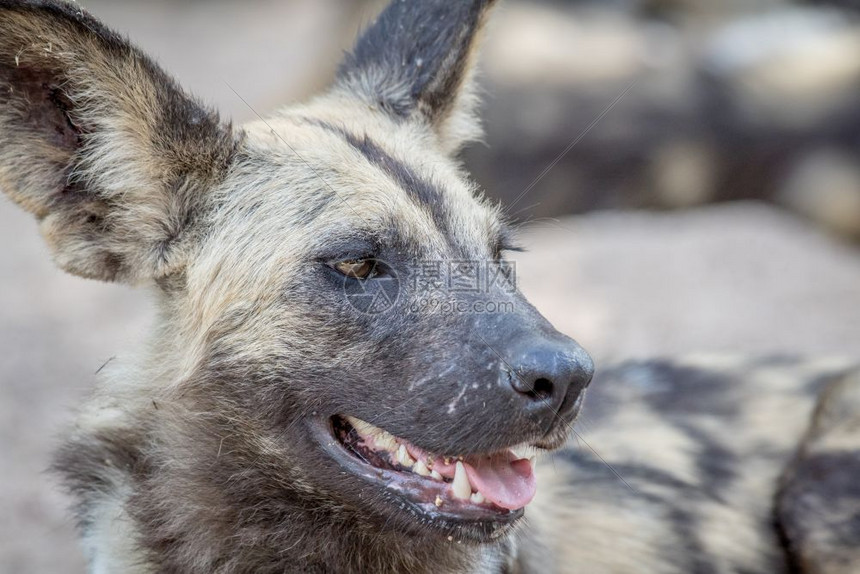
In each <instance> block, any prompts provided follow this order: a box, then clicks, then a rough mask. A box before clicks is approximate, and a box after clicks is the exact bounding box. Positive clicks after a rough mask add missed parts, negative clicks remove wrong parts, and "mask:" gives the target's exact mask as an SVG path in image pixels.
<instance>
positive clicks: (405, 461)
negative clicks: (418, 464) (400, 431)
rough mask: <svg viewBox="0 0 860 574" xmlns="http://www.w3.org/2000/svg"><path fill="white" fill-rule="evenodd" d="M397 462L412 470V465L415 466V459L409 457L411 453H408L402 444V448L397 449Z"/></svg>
mask: <svg viewBox="0 0 860 574" xmlns="http://www.w3.org/2000/svg"><path fill="white" fill-rule="evenodd" d="M397 462H399V463H400V464H402V465H403V466H405V467H406V468H412V465H413V464H415V459H414V458H412V457H411V456H409V453H408V452H407V451H406V447H405V446H403V445H402V444H401V445H400V448H398V449H397Z"/></svg>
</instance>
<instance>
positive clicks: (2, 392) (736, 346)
mask: <svg viewBox="0 0 860 574" xmlns="http://www.w3.org/2000/svg"><path fill="white" fill-rule="evenodd" d="M0 240H2V245H3V246H4V247H3V249H2V250H0V348H2V349H3V355H2V357H3V358H2V361H0V468H2V472H0V515H2V516H3V517H4V520H2V521H0V572H4V573H6V572H8V573H31V572H33V573H42V572H45V573H53V572H58V573H68V574H74V573H76V572H82V571H83V559H82V557H81V556H80V554H79V552H78V549H77V547H76V544H75V541H74V535H73V529H72V526H71V524H70V521H69V519H68V517H67V515H66V513H65V511H64V507H65V505H66V504H67V501H66V500H65V499H64V498H63V496H61V495H60V494H59V493H58V490H57V488H56V485H55V483H54V482H53V481H52V479H51V477H50V476H49V475H46V474H45V472H44V469H45V468H46V467H47V465H48V463H49V460H50V453H51V449H52V448H53V447H54V446H55V445H56V444H57V442H58V441H59V440H60V438H61V437H62V434H63V431H64V429H65V428H67V426H68V424H69V422H70V421H71V418H72V413H73V409H74V406H75V405H76V404H77V403H79V401H81V400H82V399H83V398H84V397H85V395H86V393H87V391H88V389H89V388H90V387H91V385H92V382H93V380H94V372H95V371H96V370H97V369H98V367H99V366H100V365H101V364H103V363H104V362H105V361H106V360H107V359H109V358H110V357H111V356H113V355H114V354H116V353H120V355H122V353H121V351H122V350H123V349H125V350H127V351H128V350H133V349H134V341H135V340H137V339H139V338H140V337H142V336H143V334H144V333H145V331H146V325H147V317H148V314H149V305H148V303H147V301H146V300H145V299H144V297H143V295H142V293H138V292H134V291H131V290H129V289H126V288H124V287H122V286H116V285H102V284H99V283H96V282H91V281H84V280H81V279H77V278H74V277H70V276H66V275H64V274H63V273H61V272H60V271H57V270H55V269H54V268H53V266H52V265H51V263H50V261H49V257H48V254H47V253H46V249H45V248H44V247H43V246H42V244H41V242H40V240H39V239H38V235H37V232H36V226H35V224H34V223H33V222H32V221H31V220H30V219H29V217H27V216H26V215H24V214H22V213H19V212H18V211H17V210H16V209H15V208H14V207H13V206H12V205H10V204H9V203H8V202H0ZM523 243H524V244H525V246H526V247H528V248H529V252H528V253H526V254H522V255H518V256H517V258H516V260H517V273H518V277H519V280H520V284H521V286H522V288H523V290H524V291H525V292H526V294H528V295H529V296H530V297H531V299H532V300H533V301H534V302H535V303H536V304H537V306H538V307H539V308H540V309H541V310H542V311H544V312H545V313H546V314H547V315H548V316H549V317H550V318H551V319H552V320H553V321H554V322H555V323H556V324H557V325H558V326H559V327H560V328H561V329H562V330H563V331H565V332H567V333H569V334H570V335H573V336H574V337H576V338H578V339H579V340H580V342H582V343H583V344H584V345H585V346H586V348H588V349H589V350H590V351H591V352H592V353H593V354H594V355H595V357H596V359H597V362H598V365H606V364H608V363H611V362H613V361H616V360H621V359H627V358H632V357H650V356H656V355H672V354H676V353H685V352H693V351H727V352H728V351H731V352H742V353H749V354H802V355H816V356H817V355H828V356H830V355H832V356H848V357H852V356H857V357H858V358H860V352H858V351H860V305H858V303H860V253H858V252H856V251H855V250H853V249H850V248H848V247H846V246H844V245H842V244H839V243H836V242H834V241H832V240H830V239H829V238H827V237H824V236H822V235H820V234H819V233H818V232H816V231H812V230H810V229H808V228H807V227H806V226H805V224H802V223H800V222H799V221H797V220H795V219H794V218H792V217H789V216H786V215H784V214H782V213H779V212H776V211H774V210H772V209H771V208H768V207H763V206H758V205H754V204H739V205H728V206H721V207H713V208H709V209H703V210H700V211H694V212H688V213H684V214H676V215H655V214H645V213H629V214H618V213H602V214H594V215H591V216H585V217H578V218H570V219H564V220H560V221H557V222H552V223H546V224H544V225H543V226H541V227H540V228H535V229H531V230H529V231H528V232H526V233H524V234H523ZM593 446H594V447H595V448H597V449H599V448H600V445H599V444H597V445H593Z"/></svg>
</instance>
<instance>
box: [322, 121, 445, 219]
mask: <svg viewBox="0 0 860 574" xmlns="http://www.w3.org/2000/svg"><path fill="white" fill-rule="evenodd" d="M310 121H311V122H312V123H313V124H314V125H317V126H319V127H321V128H323V129H324V130H326V131H328V132H331V133H335V134H337V135H339V136H341V137H342V138H343V139H344V140H346V142H347V143H348V144H349V145H350V146H351V147H352V148H354V149H355V150H357V151H359V152H361V155H363V156H364V157H365V158H366V159H367V161H369V162H370V163H372V164H373V165H375V166H376V167H378V168H379V169H380V170H382V171H383V172H384V173H385V174H386V175H388V176H389V177H390V178H391V179H392V180H394V182H395V183H397V185H398V186H400V187H401V188H402V189H403V190H404V191H406V192H407V193H408V194H409V196H410V197H411V198H412V200H413V201H415V202H416V203H418V205H420V206H422V207H425V208H426V209H427V210H428V211H429V212H430V214H431V216H432V217H433V221H434V222H435V223H436V225H437V226H438V228H439V229H440V230H441V231H442V232H443V233H445V235H446V236H447V235H448V230H449V227H448V217H447V212H446V210H445V204H444V200H443V197H444V196H443V194H442V191H441V190H439V189H438V188H437V187H435V186H434V185H433V184H432V183H431V182H429V181H427V180H426V179H424V178H422V177H421V176H419V175H418V174H417V173H415V171H413V170H412V169H410V168H409V166H407V165H406V164H405V163H403V162H402V161H400V160H398V159H397V158H395V157H393V156H391V154H389V153H388V152H386V151H385V150H384V149H382V147H380V145H379V144H377V143H376V142H374V141H373V140H372V139H370V138H369V137H368V136H367V135H365V136H364V137H361V138H360V137H358V136H356V135H354V134H352V133H350V132H348V131H346V130H344V129H342V128H338V127H336V126H333V125H331V124H328V123H326V122H321V121H318V120H310Z"/></svg>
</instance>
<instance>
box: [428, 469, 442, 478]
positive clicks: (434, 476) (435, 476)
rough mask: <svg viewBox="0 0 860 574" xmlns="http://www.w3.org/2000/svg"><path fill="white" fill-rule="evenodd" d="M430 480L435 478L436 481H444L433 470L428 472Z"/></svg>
mask: <svg viewBox="0 0 860 574" xmlns="http://www.w3.org/2000/svg"><path fill="white" fill-rule="evenodd" d="M430 478H435V479H436V480H444V479H443V478H442V475H441V474H439V473H438V472H436V471H435V470H433V471H431V472H430Z"/></svg>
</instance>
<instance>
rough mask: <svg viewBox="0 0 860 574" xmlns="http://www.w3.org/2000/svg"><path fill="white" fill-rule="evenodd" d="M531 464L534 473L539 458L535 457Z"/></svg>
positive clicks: (531, 459)
mask: <svg viewBox="0 0 860 574" xmlns="http://www.w3.org/2000/svg"><path fill="white" fill-rule="evenodd" d="M529 464H531V465H532V472H534V469H535V465H536V464H537V457H536V456H533V457H531V458H530V459H529Z"/></svg>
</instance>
